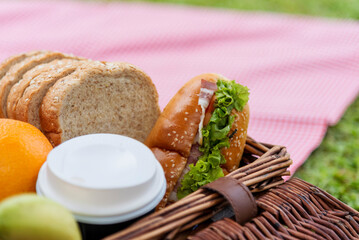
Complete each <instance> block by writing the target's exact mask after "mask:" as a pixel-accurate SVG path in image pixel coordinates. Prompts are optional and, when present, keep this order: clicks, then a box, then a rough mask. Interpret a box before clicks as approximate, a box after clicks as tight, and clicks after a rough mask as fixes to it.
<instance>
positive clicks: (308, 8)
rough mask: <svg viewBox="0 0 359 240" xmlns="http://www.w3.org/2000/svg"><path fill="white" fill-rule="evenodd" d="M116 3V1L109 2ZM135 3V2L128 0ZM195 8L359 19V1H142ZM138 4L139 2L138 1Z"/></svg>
mask: <svg viewBox="0 0 359 240" xmlns="http://www.w3.org/2000/svg"><path fill="white" fill-rule="evenodd" d="M107 1H116V0H107ZM127 1H128V2H135V1H136V0H135V1H134V0H127ZM142 1H143V2H162V3H175V4H185V5H195V6H208V7H219V8H230V9H240V10H249V11H271V12H284V13H290V14H305V15H313V16H324V17H336V18H353V19H359V0H142ZM137 2H138V1H137Z"/></svg>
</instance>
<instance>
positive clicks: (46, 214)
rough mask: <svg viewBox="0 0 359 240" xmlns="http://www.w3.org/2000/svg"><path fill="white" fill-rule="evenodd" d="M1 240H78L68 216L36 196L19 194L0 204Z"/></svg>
mask: <svg viewBox="0 0 359 240" xmlns="http://www.w3.org/2000/svg"><path fill="white" fill-rule="evenodd" d="M0 239H1V240H81V233H80V230H79V227H78V225H77V223H76V220H75V219H74V217H73V216H72V214H71V213H70V212H69V211H68V210H67V209H66V208H64V207H63V206H61V205H60V204H58V203H55V202H53V201H52V200H50V199H47V198H44V197H40V196H37V195H36V194H21V195H17V196H13V197H10V198H7V199H5V200H4V201H2V202H1V203H0Z"/></svg>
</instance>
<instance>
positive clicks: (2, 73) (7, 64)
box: [0, 51, 44, 118]
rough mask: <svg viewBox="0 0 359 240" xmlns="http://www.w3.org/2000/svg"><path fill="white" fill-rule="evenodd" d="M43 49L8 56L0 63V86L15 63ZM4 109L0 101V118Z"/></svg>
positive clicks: (0, 94)
mask: <svg viewBox="0 0 359 240" xmlns="http://www.w3.org/2000/svg"><path fill="white" fill-rule="evenodd" d="M43 53H44V52H43V51H33V52H29V53H22V54H19V55H16V56H13V57H10V58H8V59H6V60H5V61H4V62H2V63H1V65H0V86H1V85H2V84H3V82H4V81H5V77H6V76H7V75H8V74H9V72H10V71H11V70H12V69H13V67H14V66H15V65H18V64H20V63H22V62H26V61H27V60H28V59H29V58H31V57H33V56H36V55H39V54H43ZM3 94H4V93H3V91H0V99H3ZM3 109H5V108H4V107H3V105H2V102H1V101H0V118H2V117H5V114H6V113H3V112H4V110H3Z"/></svg>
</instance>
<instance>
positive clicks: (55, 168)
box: [36, 134, 166, 239]
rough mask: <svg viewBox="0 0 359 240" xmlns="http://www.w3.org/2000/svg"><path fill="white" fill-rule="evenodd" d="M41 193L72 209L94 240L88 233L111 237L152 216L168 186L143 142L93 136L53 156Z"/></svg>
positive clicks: (42, 175) (55, 151) (40, 178)
mask: <svg viewBox="0 0 359 240" xmlns="http://www.w3.org/2000/svg"><path fill="white" fill-rule="evenodd" d="M36 191H37V193H38V194H39V195H43V196H45V197H48V198H50V199H52V200H54V201H56V202H58V203H60V204H62V205H63V206H65V207H67V208H68V209H69V210H70V211H71V212H72V213H73V214H74V216H75V218H76V219H77V221H78V222H79V223H80V227H81V229H82V231H83V233H84V237H85V238H86V239H91V238H90V237H89V234H88V233H87V230H88V231H90V230H91V231H94V232H97V233H99V234H101V236H102V234H106V235H108V234H110V233H112V232H116V231H118V230H120V229H121V228H123V227H126V226H128V225H129V223H131V222H133V221H134V219H137V218H139V217H141V216H143V215H145V214H147V213H149V212H151V211H153V209H154V208H155V206H156V205H157V204H158V203H159V202H160V201H161V199H162V198H163V196H164V193H165V191H166V180H165V176H164V172H163V169H162V167H161V165H160V164H159V163H158V161H157V160H156V158H155V156H154V155H153V153H152V152H151V150H150V149H149V148H147V147H146V146H145V145H144V144H142V143H141V142H139V141H137V140H135V139H132V138H129V137H125V136H121V135H115V134H91V135H85V136H81V137H77V138H73V139H71V140H69V141H66V142H64V143H62V144H61V145H59V146H58V147H55V148H54V149H53V150H52V151H51V152H50V153H49V155H48V157H47V161H46V162H45V163H44V165H43V166H42V167H41V170H40V172H39V176H38V180H37V184H36ZM100 226H102V230H101V229H100V228H101V227H100ZM86 229H87V230H86ZM104 229H107V230H108V231H106V233H104ZM92 235H93V234H91V236H92ZM106 235H104V236H106ZM102 237H103V236H102ZM92 239H95V238H92ZM97 239H98V238H97Z"/></svg>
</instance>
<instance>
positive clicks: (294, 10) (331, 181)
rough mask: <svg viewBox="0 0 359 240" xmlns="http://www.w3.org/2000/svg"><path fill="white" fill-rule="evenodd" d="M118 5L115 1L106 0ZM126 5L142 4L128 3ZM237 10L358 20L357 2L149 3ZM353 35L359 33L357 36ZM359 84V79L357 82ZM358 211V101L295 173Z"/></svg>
mask: <svg viewBox="0 0 359 240" xmlns="http://www.w3.org/2000/svg"><path fill="white" fill-rule="evenodd" d="M106 1H107V2H115V1H116V0H110V1H108V0H106ZM127 2H139V1H133V0H128V1H127ZM142 2H154V3H166V4H173V5H178V6H182V5H193V6H203V7H211V8H224V9H234V10H237V11H251V12H253V11H255V12H257V11H264V12H275V13H285V14H295V15H306V16H315V17H324V18H331V19H354V20H355V19H359V1H358V0H314V1H313V0H148V1H142ZM353 34H357V33H354V32H353ZM358 81H359V79H358ZM295 176H296V177H299V178H302V179H304V180H306V181H309V182H311V183H312V184H314V185H317V186H319V187H321V188H323V189H325V190H327V191H329V192H330V193H331V194H333V195H334V196H336V197H337V198H339V199H340V200H342V201H344V202H346V203H348V204H349V205H351V206H352V207H354V208H356V209H359V197H358V196H359V99H358V98H357V99H356V101H355V102H354V103H352V104H351V106H350V107H349V108H348V109H347V110H346V112H345V114H344V116H343V117H342V119H341V120H340V121H339V123H337V124H336V125H335V126H332V127H329V129H328V131H327V133H326V135H325V138H324V140H323V142H322V143H321V144H320V146H319V147H318V148H317V149H316V150H315V151H314V152H313V153H312V154H311V155H310V156H309V158H308V160H307V161H306V162H305V163H304V165H302V166H301V168H300V169H299V171H297V173H296V174H295Z"/></svg>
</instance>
